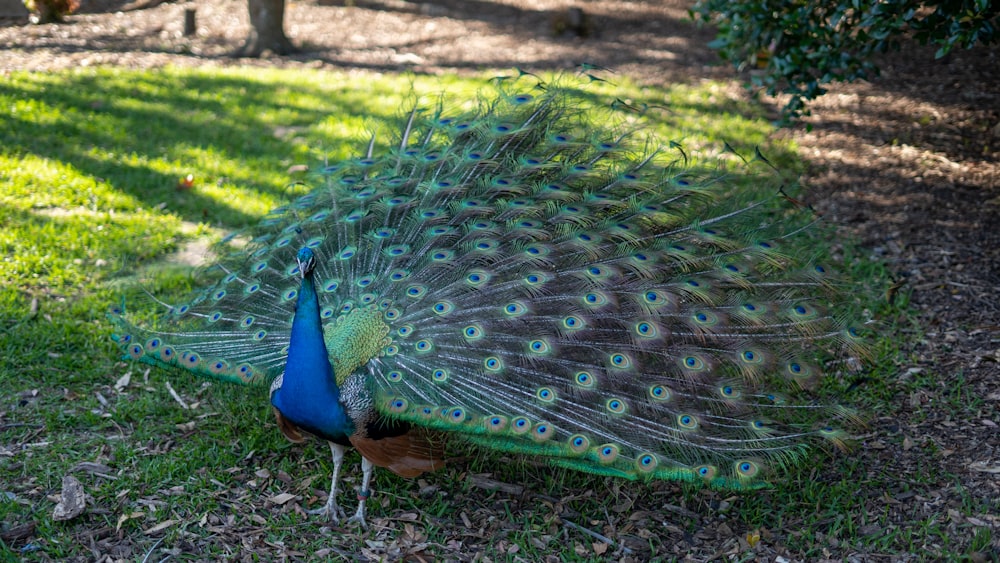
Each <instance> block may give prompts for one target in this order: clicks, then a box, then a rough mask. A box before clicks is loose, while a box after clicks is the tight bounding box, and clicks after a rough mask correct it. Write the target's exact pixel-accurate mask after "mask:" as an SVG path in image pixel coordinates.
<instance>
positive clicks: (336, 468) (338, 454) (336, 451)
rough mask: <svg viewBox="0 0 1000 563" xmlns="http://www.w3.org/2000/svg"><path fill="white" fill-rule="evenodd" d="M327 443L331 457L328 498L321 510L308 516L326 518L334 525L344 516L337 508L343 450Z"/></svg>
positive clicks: (313, 511) (338, 446)
mask: <svg viewBox="0 0 1000 563" xmlns="http://www.w3.org/2000/svg"><path fill="white" fill-rule="evenodd" d="M327 443H328V444H330V454H331V455H332V456H333V478H332V479H331V480H330V496H328V497H327V498H326V504H325V505H323V507H322V508H317V509H316V510H310V511H308V512H309V514H319V515H322V516H327V517H328V518H330V520H332V521H333V523H334V524H337V523H339V522H340V519H341V518H344V517H345V516H346V515H345V514H344V510H343V509H342V508H340V507H339V506H337V478H338V477H340V466H342V465H343V464H344V452H345V448H344V446H341V445H340V444H336V443H334V442H327Z"/></svg>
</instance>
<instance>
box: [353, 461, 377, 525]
mask: <svg viewBox="0 0 1000 563" xmlns="http://www.w3.org/2000/svg"><path fill="white" fill-rule="evenodd" d="M374 470H375V464H374V463H372V462H370V461H368V458H366V457H364V456H361V473H362V475H361V489H360V490H359V491H358V511H357V512H355V513H354V516H351V517H350V518H349V519H348V520H347V521H348V522H357V523H358V524H361V527H362V528H368V524H367V523H366V522H365V502H366V501H367V500H368V497H370V496H371V494H372V492H371V491H370V490H368V483H369V482H371V480H372V473H373V472H374Z"/></svg>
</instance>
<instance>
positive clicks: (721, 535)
mask: <svg viewBox="0 0 1000 563" xmlns="http://www.w3.org/2000/svg"><path fill="white" fill-rule="evenodd" d="M571 4H572V2H570V0H534V1H532V0H492V1H486V0H465V1H462V0H434V1H433V2H432V3H420V4H418V3H410V2H402V1H399V0H382V1H377V0H359V1H357V2H354V3H353V4H352V5H349V6H343V5H337V4H336V2H333V1H331V0H318V3H317V2H316V1H314V0H310V1H292V2H291V3H290V4H289V6H288V8H287V12H286V29H287V31H288V34H289V36H290V37H291V38H292V39H293V41H296V42H297V43H298V44H299V45H301V46H302V47H303V52H302V53H301V54H299V55H296V56H292V57H280V58H271V59H268V60H262V61H258V60H236V59H231V58H229V57H228V56H227V53H229V52H230V51H232V50H233V49H235V48H236V47H238V46H239V45H240V43H241V42H242V40H243V38H244V37H245V35H246V32H247V28H248V23H247V21H248V18H247V16H246V8H245V3H244V1H243V0H205V1H202V2H199V3H196V4H194V3H193V4H191V5H190V6H196V7H197V17H198V24H199V32H198V34H197V35H196V36H195V37H192V38H185V37H183V36H182V34H181V29H182V22H183V17H182V16H183V11H184V9H185V7H186V6H188V5H187V4H181V3H159V4H157V3H155V2H146V3H145V4H138V3H133V4H123V3H121V2H117V1H115V0H92V1H88V0H84V6H83V9H82V10H81V12H80V13H79V14H77V15H74V16H72V17H70V23H69V24H64V25H47V26H25V27H22V26H12V25H8V26H4V27H0V49H3V50H2V51H0V70H13V69H30V70H49V69H57V68H69V67H78V66H90V65H118V66H124V67H153V66H160V65H167V64H171V65H204V64H217V65H282V66H289V67H294V66H306V67H316V68H349V69H357V68H360V69H368V70H373V71H386V72H390V71H400V70H408V71H411V72H421V73H438V72H452V71H459V72H462V71H475V70H477V69H482V68H488V67H497V68H503V67H513V66H518V67H522V68H526V69H531V70H546V69H554V70H566V69H568V68H572V67H573V66H574V65H575V64H577V63H580V62H582V61H586V62H589V63H592V64H596V65H600V66H603V67H607V68H611V69H615V71H616V72H618V73H621V74H623V75H627V76H630V77H632V78H634V79H635V80H638V81H640V82H642V83H647V84H651V85H665V84H671V83H675V82H697V81H700V80H704V79H716V80H730V81H733V82H732V83H733V84H734V86H733V88H731V89H730V91H728V92H727V94H728V95H731V96H734V97H738V96H745V95H747V94H746V92H745V91H743V90H742V89H740V88H739V87H738V86H736V84H737V82H736V81H737V80H739V79H741V78H745V77H740V76H739V75H737V74H736V73H735V72H734V71H733V70H732V69H731V68H730V67H728V66H726V65H724V64H719V63H718V61H717V59H716V57H715V54H714V53H713V52H712V51H711V50H709V49H708V48H707V47H706V46H705V45H706V43H707V42H708V41H710V40H711V37H712V34H711V32H709V31H707V30H699V29H697V28H695V27H694V26H692V25H691V24H690V23H689V22H688V21H687V20H686V4H684V3H682V2H679V1H677V0H668V1H666V2H664V3H659V2H652V1H650V2H638V1H606V2H576V4H578V5H579V6H581V7H582V8H583V9H584V10H585V11H586V12H587V13H588V14H589V15H590V17H591V22H592V28H591V33H590V35H589V36H588V37H583V38H581V37H575V36H570V35H558V34H554V32H553V28H554V26H555V27H558V19H559V17H560V16H559V15H557V14H563V13H565V10H566V9H567V7H568V6H570V5H571ZM553 18H555V20H554V19H553ZM554 21H556V23H555V24H554V23H553V22H554ZM881 64H882V67H883V74H882V76H881V77H880V78H878V79H876V80H873V81H872V82H870V83H864V82H863V83H857V84H850V85H838V86H836V87H833V88H832V89H831V92H830V93H829V94H828V95H826V96H825V97H824V98H822V99H821V100H819V101H818V103H815V104H814V105H813V116H812V117H810V118H808V119H806V120H805V121H804V122H803V123H801V124H799V125H797V126H795V127H794V128H791V129H787V130H783V131H782V132H781V133H779V134H781V135H788V136H790V137H792V138H793V139H794V140H795V142H796V143H797V144H798V147H799V150H800V154H801V157H802V158H803V159H804V160H805V161H806V162H807V163H808V171H807V173H806V174H805V176H804V177H803V178H802V182H803V183H804V184H805V185H806V186H807V192H806V194H807V195H806V198H807V199H808V201H809V202H810V203H811V204H812V205H813V206H814V207H815V208H816V209H817V210H818V211H820V212H821V213H823V214H824V215H825V216H826V217H827V218H828V219H829V220H831V221H832V222H834V223H835V224H837V225H841V226H843V228H844V230H845V231H849V232H850V233H851V234H853V235H854V236H856V237H859V238H860V239H861V240H862V241H863V243H864V245H865V247H866V248H867V249H868V250H869V251H870V252H871V253H872V254H873V255H874V256H875V257H876V258H878V259H879V260H882V261H884V262H885V263H887V264H888V266H889V268H890V269H891V271H892V272H894V275H895V276H896V277H897V279H898V280H900V282H905V283H904V285H902V286H901V291H902V293H903V294H905V295H908V296H909V299H910V302H911V304H912V305H913V307H914V308H915V309H916V311H917V317H916V318H915V322H914V324H912V325H911V324H907V323H906V322H903V323H900V324H896V322H895V320H892V319H890V320H889V321H888V324H887V327H888V328H889V329H891V330H897V331H899V332H900V333H901V334H903V333H909V334H911V335H912V334H914V333H916V334H920V335H921V336H920V338H919V339H917V341H916V343H915V344H913V345H912V346H910V347H909V348H908V349H907V350H906V354H905V355H904V356H903V357H902V358H901V359H900V360H899V363H898V365H896V366H892V367H891V368H890V369H886V370H883V373H884V374H885V376H886V377H890V378H897V379H898V382H897V384H898V387H897V388H898V389H913V391H907V392H900V393H899V396H898V397H897V402H898V408H897V409H896V410H895V411H894V412H892V413H890V414H886V415H885V416H883V417H879V418H876V420H875V421H874V424H873V428H872V434H871V435H870V436H869V437H868V438H867V439H866V444H865V447H864V448H863V449H862V450H861V451H860V452H859V453H858V454H857V455H859V456H861V457H862V458H863V460H862V461H863V464H864V465H865V467H867V468H868V471H869V472H880V473H891V474H895V475H899V479H900V482H901V483H907V482H910V481H911V480H910V476H912V475H915V474H919V473H921V472H923V471H924V468H925V467H926V466H927V465H928V464H932V465H934V466H936V467H938V468H939V470H938V473H939V474H941V475H943V477H942V478H941V480H940V482H939V483H937V484H936V485H934V484H932V485H923V486H922V488H920V490H919V492H917V493H913V492H905V491H904V489H900V490H891V491H877V492H875V493H873V495H872V499H871V501H870V502H871V503H872V513H873V514H883V513H884V514H887V515H888V520H887V521H888V524H886V527H889V528H891V527H893V526H896V525H905V522H908V521H911V520H916V519H921V518H928V517H930V516H933V515H935V514H937V515H940V517H941V518H942V519H945V520H947V522H946V524H945V526H946V527H947V529H948V530H949V533H955V534H964V535H966V536H967V535H968V534H969V532H968V530H969V529H970V527H976V526H986V527H989V528H991V529H992V537H993V541H994V545H993V548H992V551H991V550H987V551H988V552H987V553H986V554H984V555H983V557H984V559H983V560H989V559H990V558H995V557H998V555H997V554H998V553H1000V543H998V542H1000V510H998V508H997V502H998V501H997V499H1000V428H998V424H1000V317H998V310H1000V291H998V286H1000V270H998V265H1000V49H996V48H994V49H987V48H977V49H974V50H972V51H964V52H956V53H954V54H953V55H951V56H949V57H947V58H945V59H943V60H934V58H933V51H932V50H928V49H924V48H919V47H915V46H909V47H906V48H905V52H904V53H902V54H895V55H892V56H887V57H885V58H884V59H883V60H882V63H881ZM766 103H774V101H773V100H766ZM775 107H777V106H775ZM914 325H915V326H914ZM928 377H930V378H931V383H929V384H925V385H912V386H908V385H906V383H907V382H911V381H915V380H917V379H921V378H928ZM956 390H960V392H961V395H959V397H960V398H957V399H956ZM956 400H959V401H963V402H964V403H965V404H968V405H978V406H975V407H970V408H969V409H967V410H966V411H964V412H967V413H968V415H967V416H963V417H962V418H956V417H955V416H954V415H952V414H949V413H953V412H956V411H955V409H953V408H938V406H937V405H944V404H948V402H949V401H952V402H954V401H956ZM963 495H965V496H963ZM969 498H971V499H972V501H970V500H969ZM967 502H974V503H978V504H980V505H986V506H992V507H993V509H992V510H988V511H987V513H986V514H982V515H980V516H979V517H977V518H976V519H975V521H971V519H968V518H966V517H964V516H962V514H960V512H959V511H958V510H957V508H958V507H960V506H963V505H964V503H967ZM705 524H706V525H705V529H704V533H703V534H698V536H697V537H695V538H692V537H690V536H688V535H687V534H684V533H680V532H678V531H671V530H670V529H669V528H667V529H665V530H663V533H664V534H668V535H669V534H676V536H677V537H676V544H675V545H678V546H679V551H678V552H677V553H679V554H683V553H684V546H689V547H690V549H692V550H695V552H696V553H698V554H699V555H698V556H697V557H696V558H697V559H707V558H711V557H712V556H713V554H714V556H715V557H722V556H724V555H726V554H727V553H735V552H736V551H727V550H729V549H732V550H736V549H737V547H738V546H737V545H736V542H735V540H732V537H733V536H734V534H733V532H732V531H731V530H729V528H728V527H725V529H721V528H719V527H718V526H715V525H714V524H713V523H712V522H711V521H706V522H705ZM793 525H794V524H789V526H793ZM722 526H725V524H723V525H722ZM883 531H884V530H883ZM772 532H773V533H794V530H791V529H788V530H776V531H772ZM876 532H879V530H874V531H873V530H868V531H867V532H866V531H865V530H864V529H862V530H861V533H876ZM727 533H728V535H729V538H727V537H726V536H727ZM470 541H471V540H470ZM486 541H489V540H488V539H487V540H486ZM727 545H728V546H729V547H726V546H727ZM696 546H700V547H698V548H697V549H696ZM914 549H915V550H918V549H921V546H914ZM689 554H690V552H689ZM779 554H780V553H778V552H772V553H759V555H761V556H762V557H764V558H770V559H771V560H773V559H774V557H775V556H776V555H779ZM874 559H879V560H890V559H893V558H891V557H888V558H881V559H880V558H879V557H877V556H876V557H873V560H874Z"/></svg>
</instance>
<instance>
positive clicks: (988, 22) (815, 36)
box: [691, 0, 1000, 118]
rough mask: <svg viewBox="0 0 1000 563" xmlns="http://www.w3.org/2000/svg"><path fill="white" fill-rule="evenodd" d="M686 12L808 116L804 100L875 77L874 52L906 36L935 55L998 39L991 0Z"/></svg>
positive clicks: (753, 0) (728, 5)
mask: <svg viewBox="0 0 1000 563" xmlns="http://www.w3.org/2000/svg"><path fill="white" fill-rule="evenodd" d="M691 16H692V17H694V18H695V19H698V20H700V21H702V22H707V23H710V24H713V25H715V26H717V27H718V35H717V38H716V40H715V41H714V42H712V44H711V46H712V47H713V48H716V49H718V50H719V52H720V54H721V55H722V57H723V58H725V59H727V60H730V61H732V62H733V63H735V64H736V65H737V66H739V67H740V68H746V67H751V68H759V69H763V72H760V73H754V75H753V77H752V81H753V83H754V84H755V85H757V86H761V87H764V88H766V90H767V93H768V94H771V95H773V94H775V93H777V92H778V91H779V89H780V91H781V92H783V93H786V94H791V96H792V97H791V100H790V101H789V102H788V104H787V105H786V106H785V107H784V109H783V113H784V116H785V117H786V118H795V117H798V116H800V115H802V114H804V113H806V114H807V113H808V111H807V110H806V107H805V102H806V101H808V100H812V99H815V98H817V97H818V96H820V95H822V94H823V93H824V92H826V90H825V89H824V88H823V86H822V85H823V84H828V83H830V82H834V81H848V82H849V81H852V80H856V79H858V78H870V77H872V76H875V75H877V74H878V67H876V66H875V65H874V64H873V63H872V62H871V56H872V55H873V54H874V53H877V52H884V51H887V50H889V49H898V48H899V44H900V40H902V39H905V38H906V37H907V36H911V37H912V38H914V39H916V40H917V41H919V42H920V43H922V44H928V43H930V44H933V45H937V46H938V47H939V49H938V51H937V56H938V57H943V56H944V55H946V54H947V53H948V52H949V51H951V49H952V48H954V47H966V48H969V47H972V46H974V45H976V44H978V43H982V44H990V43H992V42H995V41H998V40H1000V31H998V25H1000V2H993V1H992V0H945V1H943V2H938V3H935V4H925V3H924V2H922V1H919V0H851V1H850V2H839V3H833V2H812V1H808V0H791V1H787V0H698V1H697V2H696V3H695V5H694V7H693V8H692V9H691Z"/></svg>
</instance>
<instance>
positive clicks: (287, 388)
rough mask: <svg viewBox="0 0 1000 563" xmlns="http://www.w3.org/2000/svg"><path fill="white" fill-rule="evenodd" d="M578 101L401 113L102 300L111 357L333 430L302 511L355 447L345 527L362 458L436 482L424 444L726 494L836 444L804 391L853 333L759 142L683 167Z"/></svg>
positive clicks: (831, 423) (850, 345)
mask: <svg viewBox="0 0 1000 563" xmlns="http://www.w3.org/2000/svg"><path fill="white" fill-rule="evenodd" d="M528 82H531V83H530V84H528ZM583 97H584V96H583V95H581V94H580V93H579V90H578V89H575V88H574V87H573V86H572V85H566V84H563V83H556V82H543V81H542V80H540V79H537V77H533V76H532V75H526V74H524V73H522V75H521V77H520V78H518V79H516V80H515V79H509V80H499V81H497V84H495V85H494V86H492V87H490V88H489V89H488V90H486V91H485V92H484V93H481V94H480V96H479V99H478V101H477V102H475V103H473V104H468V103H466V104H449V103H445V102H438V103H436V104H432V105H431V107H430V108H422V107H420V106H419V104H416V107H415V109H413V110H412V111H409V112H404V113H403V115H404V118H403V119H402V120H401V121H405V124H401V125H400V131H399V132H398V133H396V134H395V139H394V140H393V142H392V143H391V144H390V146H391V147H394V148H390V149H386V150H384V151H376V150H375V146H376V145H375V140H374V137H373V139H372V141H371V142H370V143H369V145H368V148H367V151H364V154H363V156H359V157H357V158H353V159H349V160H346V161H343V162H339V163H336V164H331V165H325V166H322V167H321V168H320V169H318V170H317V171H316V172H315V175H314V176H313V178H314V181H313V182H312V184H311V185H312V186H314V187H312V188H311V191H309V193H308V194H306V195H304V196H302V197H299V198H298V199H296V200H295V201H293V202H291V203H290V204H289V205H287V206H285V207H281V208H279V209H276V210H274V211H272V212H271V213H270V214H269V215H268V216H266V217H265V218H264V219H263V220H262V221H261V222H260V224H259V225H257V226H256V227H253V228H251V229H250V230H249V232H247V233H241V236H240V237H238V238H240V239H241V240H243V241H244V244H243V245H242V246H240V245H234V244H232V242H233V241H232V239H227V240H225V241H224V242H223V243H222V245H221V249H222V250H220V252H221V254H222V255H221V257H220V258H218V261H217V263H215V264H213V265H212V266H211V267H210V268H207V269H206V271H205V272H204V276H205V277H206V282H205V286H204V287H205V289H203V290H201V291H198V292H197V293H195V294H194V295H192V296H191V298H190V299H189V300H188V301H187V302H184V303H182V304H177V305H173V306H169V308H168V309H167V310H166V311H165V312H164V313H163V315H162V316H161V317H160V318H158V319H157V320H156V321H154V322H151V323H139V322H134V321H130V320H129V319H130V318H131V317H130V316H129V315H127V314H126V313H125V311H124V306H121V307H115V308H113V310H112V313H111V315H110V316H111V318H112V320H113V322H114V323H115V325H116V330H115V336H114V338H115V340H116V342H117V343H118V345H119V346H120V347H121V349H122V351H123V352H124V357H125V358H130V359H135V360H140V361H143V362H146V363H149V364H154V365H157V366H162V367H168V368H180V369H182V370H185V371H188V372H193V373H195V374H197V375H200V376H207V377H211V378H216V379H220V380H224V381H228V382H235V383H241V384H261V385H269V386H270V403H271V405H272V407H273V411H274V415H275V417H276V419H277V426H278V428H279V429H280V430H281V432H282V433H283V434H284V435H285V436H286V437H287V438H288V439H290V440H292V441H293V442H301V441H303V440H305V439H306V438H307V436H309V435H311V436H314V437H317V438H320V439H323V440H326V441H327V442H328V443H329V447H330V451H331V455H332V462H333V476H332V481H331V485H330V494H329V496H328V498H327V501H326V503H325V505H324V506H322V507H320V508H318V509H316V510H313V511H312V512H313V513H317V514H321V515H324V516H325V517H327V518H329V519H331V520H332V521H333V522H339V521H340V519H341V518H343V517H345V516H346V515H345V513H344V511H343V510H342V509H341V508H340V507H339V506H338V504H337V501H336V497H337V486H338V477H339V475H340V472H341V469H342V464H343V459H344V455H345V452H346V450H347V448H354V449H356V450H357V451H358V452H359V453H360V454H361V459H362V473H363V476H362V481H361V487H360V490H359V493H358V499H359V502H358V507H357V511H356V512H355V514H354V515H353V516H352V517H351V518H350V519H349V521H351V522H356V523H358V524H360V525H362V526H364V525H365V502H366V499H367V498H368V497H369V495H370V490H369V487H370V481H371V477H372V472H373V469H374V467H376V466H377V467H383V468H387V469H389V470H390V471H392V472H394V473H396V474H398V475H401V476H404V477H413V476H416V475H420V474H422V473H424V472H429V471H434V470H436V469H439V468H441V467H442V466H444V464H445V449H444V445H445V442H448V443H449V444H452V443H469V444H473V445H476V446H478V447H482V448H486V449H491V450H499V451H503V452H509V453H513V454H520V455H523V456H530V457H531V458H533V459H537V460H544V461H545V462H548V463H550V464H553V465H555V466H560V467H565V468H571V469H574V470H579V471H584V472H590V473H594V474H598V475H602V476H607V477H615V478H625V479H640V480H657V479H666V480H676V481H688V482H693V483H703V484H705V485H708V486H711V487H719V488H726V489H737V490H743V489H752V488H756V487H761V486H765V485H766V484H767V479H768V477H769V476H770V477H771V478H773V477H775V476H776V475H779V472H780V471H781V470H782V469H783V468H786V467H787V466H788V465H789V464H791V463H793V462H795V461H796V460H798V459H801V458H802V457H803V456H805V455H807V454H808V452H811V451H815V448H814V447H813V446H816V445H819V444H830V445H833V446H835V447H837V448H844V447H845V446H846V444H848V442H849V436H850V430H851V428H852V426H853V425H854V424H856V423H857V416H856V415H855V414H854V412H853V411H852V410H851V409H848V408H847V407H843V406H840V405H837V404H833V405H823V404H818V403H816V402H815V401H814V400H811V399H810V398H809V392H810V390H811V389H813V388H814V387H815V385H816V383H817V381H818V380H819V379H820V378H821V376H823V375H824V370H825V369H827V368H828V367H829V366H831V365H839V364H836V363H834V362H835V361H836V358H844V357H858V356H860V355H862V354H863V352H864V349H865V346H864V343H863V338H862V336H861V334H860V332H859V330H858V329H857V328H856V327H855V326H854V325H852V324H851V323H850V322H849V321H848V320H847V319H845V318H844V315H842V314H841V313H839V312H838V310H839V309H840V307H839V304H840V303H841V302H842V301H843V300H844V298H843V297H842V296H843V294H844V293H845V292H844V290H843V286H844V282H842V281H840V280H838V279H837V278H836V277H835V276H834V275H833V274H832V273H831V271H830V269H829V268H827V267H826V266H825V265H823V264H821V263H818V262H817V261H815V260H814V259H813V258H812V257H811V256H802V253H803V252H802V250H801V249H802V247H803V246H806V247H808V245H802V244H799V245H798V246H797V247H796V246H795V245H794V244H791V243H792V239H793V238H795V237H797V236H801V234H802V233H803V232H806V231H808V230H809V229H810V226H811V225H812V224H813V223H814V222H815V221H816V218H815V216H814V213H813V212H812V211H811V210H809V209H808V208H806V207H805V206H803V205H802V204H800V203H799V202H798V201H796V200H794V199H792V198H791V197H788V196H787V195H785V191H784V189H783V188H782V187H781V186H780V185H779V184H780V182H779V181H777V180H776V178H777V176H778V175H777V174H776V173H774V172H773V170H771V168H772V167H771V166H770V163H769V162H768V161H767V159H766V158H764V157H763V155H761V154H760V152H759V151H757V152H756V154H755V156H754V157H752V158H746V159H743V157H740V156H738V155H736V156H733V155H731V154H729V155H727V154H726V153H730V152H733V151H731V150H724V151H722V152H721V153H720V154H719V155H718V156H715V157H709V158H705V159H700V160H699V159H696V158H695V157H694V154H693V153H692V154H690V155H689V154H688V151H687V150H685V148H684V147H683V146H682V145H681V144H679V143H675V142H670V143H667V144H665V145H663V146H660V145H658V144H657V143H656V142H655V141H653V140H651V139H650V138H649V137H648V136H647V135H646V134H645V133H641V128H640V127H639V126H636V125H635V124H634V123H632V121H640V122H641V119H634V120H619V121H618V122H613V123H611V124H609V120H607V119H603V120H600V121H599V120H597V119H595V118H594V117H593V115H594V113H595V112H599V111H600V108H599V107H593V105H592V106H590V107H588V105H587V103H586V102H584V101H583ZM619 104H621V102H619ZM619 107H621V105H620V106H619ZM627 107H631V106H627ZM633 109H635V108H633ZM725 149H731V147H728V145H727V146H726V147H725ZM378 152H380V154H377V153H378ZM741 159H742V160H741ZM747 178H750V181H752V182H756V183H758V185H759V184H760V183H761V182H769V183H770V184H765V186H769V187H766V189H763V190H762V189H760V188H759V187H758V188H757V189H753V190H748V189H747V188H746V187H745V180H746V179H747ZM747 194H749V195H747ZM762 194H763V195H762ZM247 240H249V242H246V241H247ZM794 248H798V250H794Z"/></svg>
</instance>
